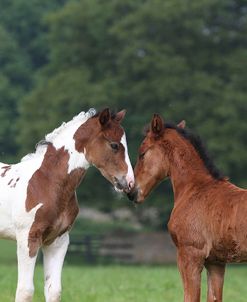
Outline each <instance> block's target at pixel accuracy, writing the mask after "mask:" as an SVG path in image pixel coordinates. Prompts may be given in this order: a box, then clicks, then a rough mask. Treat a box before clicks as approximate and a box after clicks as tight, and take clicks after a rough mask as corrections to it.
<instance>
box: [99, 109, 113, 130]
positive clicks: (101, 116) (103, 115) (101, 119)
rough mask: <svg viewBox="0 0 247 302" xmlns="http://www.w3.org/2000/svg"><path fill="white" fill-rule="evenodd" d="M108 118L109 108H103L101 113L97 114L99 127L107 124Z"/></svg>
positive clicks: (109, 115)
mask: <svg viewBox="0 0 247 302" xmlns="http://www.w3.org/2000/svg"><path fill="white" fill-rule="evenodd" d="M110 117H111V114H110V109H109V108H105V109H104V110H103V111H101V112H100V114H99V122H100V124H101V126H105V125H106V124H107V123H108V122H109V120H110Z"/></svg>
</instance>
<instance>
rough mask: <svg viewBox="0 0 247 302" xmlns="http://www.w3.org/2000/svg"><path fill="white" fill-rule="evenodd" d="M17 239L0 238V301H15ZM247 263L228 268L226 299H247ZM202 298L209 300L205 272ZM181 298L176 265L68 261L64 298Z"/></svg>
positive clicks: (76, 301) (104, 301)
mask: <svg viewBox="0 0 247 302" xmlns="http://www.w3.org/2000/svg"><path fill="white" fill-rule="evenodd" d="M15 249H16V248H15V243H14V242H11V241H3V240H0V301H1V302H2V301H3V302H13V301H14V296H15V289H16V281H17V267H16V256H15V254H16V252H15ZM34 282H35V296H34V302H42V301H44V296H43V270H42V267H41V265H37V268H36V272H35V279H34ZM246 283H247V266H242V265H241V266H237V265H235V266H230V267H228V268H227V271H226V278H225V286H224V302H232V301H234V302H246V301H247V286H246ZM202 284H203V286H202V301H206V276H205V272H204V274H203V282H202ZM127 301H128V302H161V301H162V302H166V301H169V302H179V301H181V302H182V301H183V291H182V283H181V280H180V276H179V273H178V270H177V267H176V266H175V265H174V266H120V265H109V266H83V265H77V266H72V265H69V264H68V262H67V263H65V266H64V269H63V293H62V302H127Z"/></svg>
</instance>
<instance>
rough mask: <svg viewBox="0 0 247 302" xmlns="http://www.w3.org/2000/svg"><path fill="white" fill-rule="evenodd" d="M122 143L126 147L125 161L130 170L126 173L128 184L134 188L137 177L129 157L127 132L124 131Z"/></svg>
mask: <svg viewBox="0 0 247 302" xmlns="http://www.w3.org/2000/svg"><path fill="white" fill-rule="evenodd" d="M121 143H122V144H123V146H124V149H125V162H126V164H127V166H128V172H127V175H126V181H127V183H128V185H129V188H133V187H134V184H135V178H134V172H133V169H132V165H131V163H130V159H129V154H128V146H127V141H126V135H125V133H124V135H123V136H122V138H121Z"/></svg>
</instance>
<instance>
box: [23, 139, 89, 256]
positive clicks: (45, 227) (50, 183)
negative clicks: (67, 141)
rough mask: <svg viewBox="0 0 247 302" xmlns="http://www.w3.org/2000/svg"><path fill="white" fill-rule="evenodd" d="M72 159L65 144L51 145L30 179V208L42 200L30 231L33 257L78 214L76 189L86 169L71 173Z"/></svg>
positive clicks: (28, 199)
mask: <svg viewBox="0 0 247 302" xmlns="http://www.w3.org/2000/svg"><path fill="white" fill-rule="evenodd" d="M68 161H69V154H68V152H67V151H66V150H64V148H61V149H59V150H56V149H55V148H54V146H52V145H49V146H48V147H47V151H46V153H45V156H44V160H43V162H42V164H41V167H40V168H39V169H38V170H37V171H36V172H35V173H34V174H33V176H32V177H31V179H30V180H29V183H28V187H27V199H26V210H27V211H30V210H31V209H33V208H34V207H35V206H36V205H38V204H39V203H42V206H41V207H40V208H39V209H38V210H37V212H36V215H35V220H34V222H33V224H32V227H31V229H30V231H29V238H28V247H29V255H30V257H33V256H35V255H36V253H37V250H38V248H39V247H40V246H41V245H42V244H50V243H52V242H53V241H54V240H55V238H56V237H58V236H60V235H62V234H63V233H64V232H66V231H67V230H69V229H70V228H71V226H72V224H73V222H74V220H75V217H76V216H77V214H78V210H79V208H78V202H77V198H76V194H75V189H76V187H77V186H78V185H79V183H80V181H81V179H82V177H83V175H84V174H85V170H84V169H76V170H73V171H72V172H71V173H70V174H68V172H67V171H68Z"/></svg>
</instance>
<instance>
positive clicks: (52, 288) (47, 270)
mask: <svg viewBox="0 0 247 302" xmlns="http://www.w3.org/2000/svg"><path fill="white" fill-rule="evenodd" d="M68 245H69V234H68V233H64V234H63V235H62V236H61V237H58V238H57V239H56V240H55V241H54V242H53V243H52V244H50V245H48V246H44V247H43V254H44V278H45V299H46V302H59V301H60V298H61V273H62V267H63V261H64V257H65V254H66V252H67V249H68Z"/></svg>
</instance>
